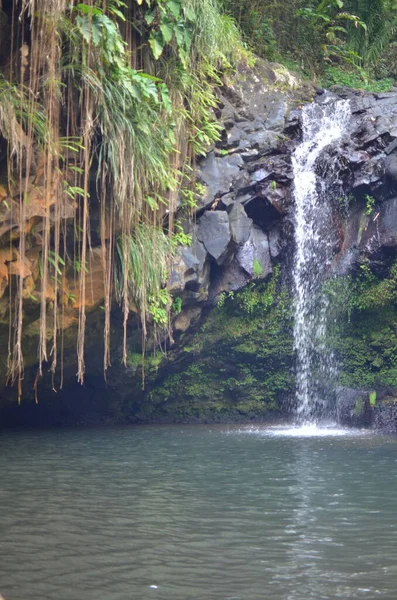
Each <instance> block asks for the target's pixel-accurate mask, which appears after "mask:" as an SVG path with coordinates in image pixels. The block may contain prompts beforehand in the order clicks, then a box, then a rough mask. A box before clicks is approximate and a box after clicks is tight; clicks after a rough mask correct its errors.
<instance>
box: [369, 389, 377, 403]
mask: <svg viewBox="0 0 397 600" xmlns="http://www.w3.org/2000/svg"><path fill="white" fill-rule="evenodd" d="M376 396H377V394H376V392H370V394H369V404H370V406H376Z"/></svg>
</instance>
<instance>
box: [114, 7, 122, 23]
mask: <svg viewBox="0 0 397 600" xmlns="http://www.w3.org/2000/svg"><path fill="white" fill-rule="evenodd" d="M112 13H113V14H114V15H116V17H118V18H119V19H120V20H121V21H125V16H124V15H123V13H122V12H121V10H119V9H118V8H112Z"/></svg>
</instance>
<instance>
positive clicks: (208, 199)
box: [199, 152, 244, 207]
mask: <svg viewBox="0 0 397 600" xmlns="http://www.w3.org/2000/svg"><path fill="white" fill-rule="evenodd" d="M243 164H244V161H243V159H242V157H241V156H240V154H229V155H227V156H223V157H217V156H215V153H214V152H210V153H209V154H208V156H207V157H206V158H205V159H204V160H203V161H202V163H201V165H200V169H199V179H200V180H201V181H202V182H203V183H204V184H205V185H206V191H205V193H204V195H203V197H202V198H201V199H200V201H199V207H206V206H209V205H211V204H212V202H214V200H215V198H218V197H220V196H223V195H224V194H227V193H228V192H229V191H230V189H231V187H232V184H233V179H234V178H235V177H236V176H237V175H238V174H239V173H240V169H241V167H242V166H243Z"/></svg>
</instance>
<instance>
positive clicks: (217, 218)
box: [197, 211, 232, 265]
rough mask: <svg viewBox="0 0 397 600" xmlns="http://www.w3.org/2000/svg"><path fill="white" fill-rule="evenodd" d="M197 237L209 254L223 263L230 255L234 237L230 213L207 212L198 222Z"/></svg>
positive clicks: (218, 262)
mask: <svg viewBox="0 0 397 600" xmlns="http://www.w3.org/2000/svg"><path fill="white" fill-rule="evenodd" d="M197 237H198V239H199V240H200V242H202V243H203V244H204V246H205V249H206V250H207V252H208V254H209V255H210V256H212V258H213V259H214V260H215V261H216V262H217V264H218V265H221V264H222V263H223V262H224V261H225V259H226V257H227V255H228V250H229V243H230V241H231V237H232V236H231V232H230V223H229V217H228V214H227V213H225V212H220V211H217V212H212V211H208V212H205V213H204V215H203V216H202V217H201V219H200V221H199V224H198V230H197Z"/></svg>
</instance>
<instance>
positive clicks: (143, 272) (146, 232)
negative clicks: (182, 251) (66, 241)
mask: <svg viewBox="0 0 397 600" xmlns="http://www.w3.org/2000/svg"><path fill="white" fill-rule="evenodd" d="M125 241H127V248H126V247H125V244H124V243H123V242H125ZM116 245H117V261H116V269H115V290H116V296H117V298H118V300H119V301H120V302H121V301H122V300H123V298H124V286H125V285H126V286H127V289H128V299H129V300H128V301H129V305H130V306H131V307H135V308H136V309H137V310H138V311H139V313H140V314H141V316H142V318H143V320H144V319H145V317H146V314H149V315H151V316H152V318H153V320H154V322H155V323H157V324H158V325H161V326H165V325H167V323H168V313H169V304H170V297H169V294H168V291H167V290H166V289H165V288H164V284H165V282H166V279H167V274H168V262H169V257H170V256H171V253H172V248H171V244H170V241H169V238H168V237H167V236H166V235H165V234H164V232H163V231H162V230H161V229H156V228H154V227H152V226H148V225H144V224H140V225H138V226H137V227H136V228H135V230H134V233H133V235H132V236H131V237H129V238H128V240H122V239H121V237H118V239H117V244H116ZM126 250H127V252H126Z"/></svg>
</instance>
